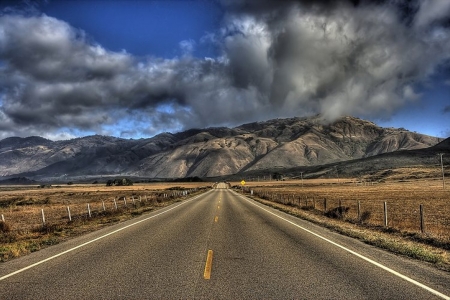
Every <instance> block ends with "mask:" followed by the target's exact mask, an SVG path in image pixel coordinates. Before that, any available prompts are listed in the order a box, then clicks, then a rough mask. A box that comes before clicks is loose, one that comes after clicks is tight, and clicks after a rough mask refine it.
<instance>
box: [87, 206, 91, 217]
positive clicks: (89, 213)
mask: <svg viewBox="0 0 450 300" xmlns="http://www.w3.org/2000/svg"><path fill="white" fill-rule="evenodd" d="M87 209H88V215H89V218H90V217H91V207H90V206H89V203H88V205H87Z"/></svg>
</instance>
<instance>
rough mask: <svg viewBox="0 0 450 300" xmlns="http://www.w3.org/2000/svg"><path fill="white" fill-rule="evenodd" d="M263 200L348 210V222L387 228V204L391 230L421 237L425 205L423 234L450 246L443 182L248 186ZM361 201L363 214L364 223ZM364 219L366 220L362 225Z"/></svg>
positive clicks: (449, 201) (449, 196) (448, 196)
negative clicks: (444, 241)
mask: <svg viewBox="0 0 450 300" xmlns="http://www.w3.org/2000/svg"><path fill="white" fill-rule="evenodd" d="M245 186H246V188H247V189H253V190H254V192H255V193H257V194H258V196H260V197H262V198H264V199H267V200H273V201H278V202H282V203H285V204H289V205H295V206H298V207H304V208H308V209H314V208H315V209H317V210H319V211H322V212H324V211H325V199H326V206H327V207H326V210H327V211H331V210H333V209H336V208H337V207H339V206H340V207H345V208H346V209H348V211H346V212H345V213H344V214H343V216H342V218H343V219H347V220H349V221H355V222H359V221H362V222H363V223H365V224H367V225H373V226H384V202H386V205H387V222H388V224H387V225H388V226H387V227H389V228H393V229H397V230H401V231H409V232H421V222H420V220H421V219H420V205H422V207H423V221H424V223H423V225H424V228H423V231H424V233H426V234H428V235H432V236H434V237H437V238H439V239H443V240H448V241H449V242H450V186H449V187H448V188H447V189H445V190H444V189H443V187H442V180H410V181H387V182H384V183H377V184H375V183H358V182H357V181H355V180H351V179H350V180H349V179H340V180H337V179H328V180H323V179H321V180H303V186H302V184H301V181H298V180H296V181H287V182H279V183H278V184H277V183H276V182H271V183H265V184H261V183H258V182H247V183H246V184H245ZM358 202H359V206H360V210H359V211H360V214H359V218H358ZM361 219H363V220H361Z"/></svg>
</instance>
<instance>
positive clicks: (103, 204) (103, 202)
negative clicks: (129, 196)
mask: <svg viewBox="0 0 450 300" xmlns="http://www.w3.org/2000/svg"><path fill="white" fill-rule="evenodd" d="M102 207H103V211H105V210H106V207H105V201H103V200H102Z"/></svg>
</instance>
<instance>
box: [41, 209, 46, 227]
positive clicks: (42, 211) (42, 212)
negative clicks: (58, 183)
mask: <svg viewBox="0 0 450 300" xmlns="http://www.w3.org/2000/svg"><path fill="white" fill-rule="evenodd" d="M41 214H42V225H44V226H45V214H44V209H43V208H42V209H41Z"/></svg>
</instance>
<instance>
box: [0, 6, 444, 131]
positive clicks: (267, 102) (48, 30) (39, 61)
mask: <svg viewBox="0 0 450 300" xmlns="http://www.w3.org/2000/svg"><path fill="white" fill-rule="evenodd" d="M222 3H223V5H224V8H225V9H226V10H227V12H228V13H227V14H226V16H225V18H224V20H223V23H222V24H223V25H222V27H221V28H220V30H218V32H216V33H212V34H211V33H210V34H209V35H208V36H207V37H205V39H203V41H201V42H210V43H214V44H215V46H217V47H218V48H219V49H221V54H220V55H219V56H218V57H215V58H205V59H199V58H195V57H192V56H191V53H192V50H193V49H194V47H195V46H196V42H195V41H192V40H189V41H181V42H180V47H181V48H182V50H183V53H184V55H183V56H182V57H175V58H172V59H163V58H157V57H152V56H149V57H147V58H136V57H132V56H131V55H129V54H128V53H126V52H122V53H117V52H110V51H107V50H105V49H104V48H103V47H102V46H101V45H97V44H95V43H93V42H92V41H90V40H89V39H88V38H87V37H86V34H85V33H84V32H83V31H81V30H76V29H74V28H72V27H71V26H70V25H69V24H67V23H65V22H62V21H60V20H57V19H54V18H51V17H48V16H45V15H36V14H34V15H31V16H29V15H26V16H25V15H20V14H11V13H4V14H3V15H1V16H0V71H1V72H0V89H1V93H0V130H1V133H0V138H2V137H6V136H10V135H30V134H40V135H42V134H43V133H47V136H48V135H51V134H55V135H56V133H55V132H57V130H58V129H60V128H77V129H79V130H86V131H93V132H97V133H107V134H111V132H108V129H106V127H108V126H109V127H114V126H115V124H119V123H120V122H125V121H128V122H136V124H139V126H145V127H144V128H141V131H142V132H144V133H146V134H149V135H151V134H154V133H156V132H159V131H167V130H168V129H169V130H172V129H173V128H177V129H183V128H190V127H204V126H215V125H223V124H226V125H228V124H239V123H242V122H247V121H254V120H263V119H267V118H272V117H287V116H294V115H300V116H301V115H308V114H316V113H321V114H322V115H323V116H324V117H325V118H326V119H328V120H332V119H334V118H337V117H339V116H341V115H348V114H350V115H351V114H358V115H366V116H379V115H384V116H385V115H389V114H391V113H392V112H394V111H395V110H396V109H398V108H399V107H401V106H404V105H408V103H410V102H411V101H414V100H416V99H418V98H420V95H419V94H418V93H417V92H416V91H415V90H414V84H415V83H418V82H421V81H424V80H426V79H427V78H428V77H429V76H430V75H432V74H433V72H434V71H435V69H436V68H437V67H438V66H440V65H441V64H443V63H444V62H445V61H448V59H450V53H449V52H448V51H446V49H449V48H450V28H449V27H448V26H444V25H443V24H445V22H446V20H447V18H448V15H449V13H450V4H449V3H450V2H449V1H425V0H424V1H402V0H390V1H387V0H386V1H344V0H342V1H257V2H255V1H237V0H226V1H223V2H222ZM132 131H133V130H130V129H129V128H128V129H123V130H121V132H122V133H123V134H125V135H126V134H130V132H132Z"/></svg>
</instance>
